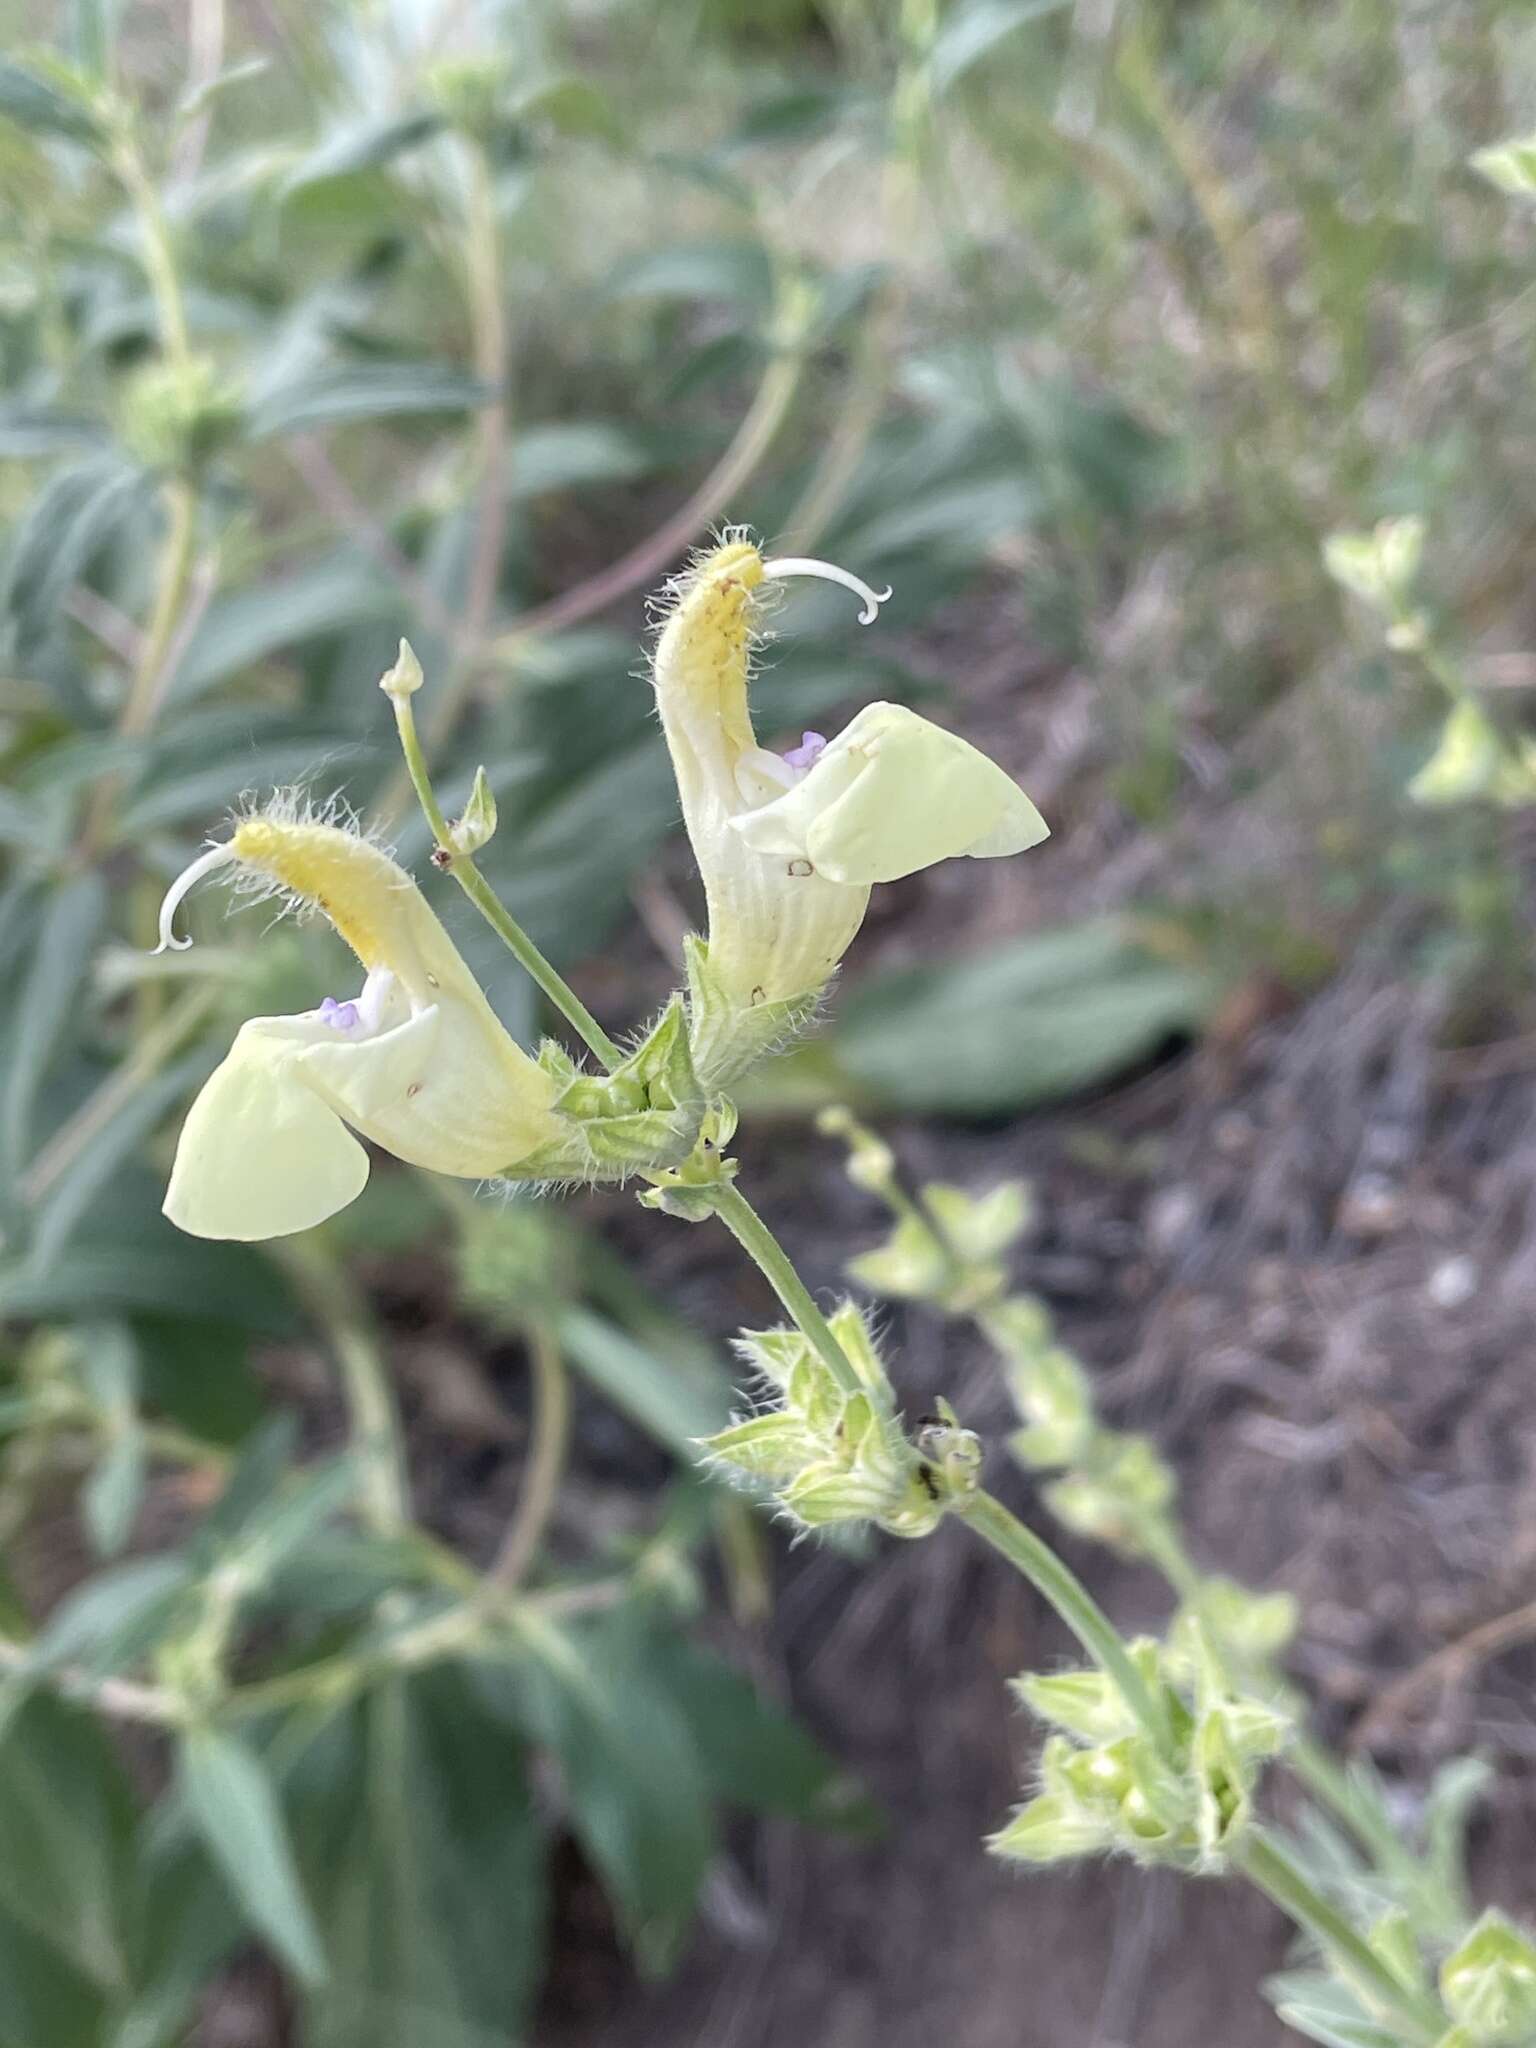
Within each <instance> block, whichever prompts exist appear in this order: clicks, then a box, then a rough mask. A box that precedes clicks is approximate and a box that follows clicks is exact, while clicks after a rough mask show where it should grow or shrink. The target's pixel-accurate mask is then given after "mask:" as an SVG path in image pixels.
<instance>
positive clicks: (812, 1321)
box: [711, 1181, 865, 1395]
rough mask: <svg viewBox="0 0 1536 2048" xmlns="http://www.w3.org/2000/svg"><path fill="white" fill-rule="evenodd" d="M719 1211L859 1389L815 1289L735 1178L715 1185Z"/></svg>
mask: <svg viewBox="0 0 1536 2048" xmlns="http://www.w3.org/2000/svg"><path fill="white" fill-rule="evenodd" d="M711 1199H712V1200H713V1203H714V1209H715V1214H716V1215H717V1216H718V1217H719V1218H720V1221H721V1222H722V1223H723V1224H724V1225H725V1227H726V1229H727V1230H728V1231H729V1232H730V1233H731V1235H732V1237H734V1238H735V1240H736V1242H737V1243H738V1244H739V1245H740V1246H741V1248H742V1250H743V1251H744V1252H745V1253H746V1254H747V1256H748V1258H749V1259H751V1260H753V1261H754V1263H755V1264H756V1265H757V1266H758V1268H759V1269H760V1270H761V1272H762V1274H763V1277H764V1278H765V1279H766V1280H767V1282H768V1284H769V1286H770V1287H771V1288H772V1289H773V1291H774V1293H775V1294H776V1295H777V1296H778V1297H779V1300H780V1301H781V1302H782V1303H783V1304H784V1306H785V1308H786V1309H787V1310H788V1311H789V1313H790V1315H791V1316H792V1317H793V1319H794V1321H795V1323H796V1324H797V1325H798V1327H799V1329H800V1331H801V1333H802V1335H804V1336H805V1337H806V1338H807V1339H808V1340H809V1341H810V1343H811V1344H812V1345H814V1347H815V1349H816V1351H817V1353H818V1355H819V1356H820V1357H821V1359H822V1360H823V1361H824V1362H825V1364H826V1367H827V1370H828V1371H829V1372H830V1373H831V1375H832V1377H833V1379H834V1380H836V1382H837V1384H838V1386H839V1387H840V1388H841V1389H842V1391H843V1392H844V1393H845V1394H849V1395H852V1394H860V1393H863V1392H864V1391H865V1388H864V1383H863V1381H862V1380H861V1379H860V1378H859V1376H858V1374H857V1373H856V1372H855V1371H854V1369H853V1366H852V1365H851V1364H850V1362H849V1359H848V1356H847V1353H846V1352H845V1351H844V1350H843V1347H842V1345H841V1344H839V1343H838V1341H837V1339H836V1337H834V1336H833V1334H832V1327H831V1325H830V1324H829V1323H828V1321H827V1319H826V1317H825V1316H824V1315H823V1314H822V1312H821V1310H820V1309H819V1308H818V1307H817V1306H816V1304H815V1302H814V1301H813V1300H812V1299H811V1294H810V1290H809V1289H808V1288H807V1286H806V1284H805V1282H804V1281H803V1280H802V1279H801V1278H800V1275H799V1274H798V1273H797V1272H796V1271H795V1268H794V1265H793V1263H792V1261H791V1259H790V1256H789V1254H788V1252H786V1251H785V1249H784V1247H783V1245H781V1244H780V1243H779V1241H778V1239H777V1238H776V1237H775V1236H774V1234H773V1232H772V1231H771V1230H770V1229H769V1228H768V1226H767V1224H766V1223H765V1222H764V1221H763V1219H762V1217H761V1216H759V1215H758V1213H757V1211H756V1210H755V1209H754V1208H753V1206H752V1204H751V1203H750V1202H749V1201H748V1200H747V1198H746V1196H745V1195H744V1194H742V1193H741V1191H740V1189H739V1188H737V1187H736V1185H735V1183H734V1182H731V1181H726V1182H722V1183H721V1184H720V1185H719V1186H718V1187H716V1188H714V1189H712V1190H711Z"/></svg>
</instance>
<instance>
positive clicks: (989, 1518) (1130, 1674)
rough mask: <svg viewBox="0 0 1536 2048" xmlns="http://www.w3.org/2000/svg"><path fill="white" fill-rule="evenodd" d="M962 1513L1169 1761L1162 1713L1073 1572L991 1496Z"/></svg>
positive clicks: (975, 1501) (976, 1499)
mask: <svg viewBox="0 0 1536 2048" xmlns="http://www.w3.org/2000/svg"><path fill="white" fill-rule="evenodd" d="M961 1516H962V1519H963V1520H964V1521H965V1522H966V1523H967V1524H968V1525H969V1526H970V1527H971V1528H972V1529H974V1530H975V1531H976V1533H977V1535H978V1536H980V1537H981V1538H982V1540H983V1541H984V1542H987V1543H990V1544H991V1545H992V1548H993V1549H994V1550H996V1551H998V1552H1000V1553H1001V1555H1002V1556H1004V1557H1005V1558H1007V1560H1008V1562H1009V1563H1010V1564H1011V1565H1012V1566H1013V1568H1014V1570H1015V1571H1017V1572H1020V1573H1021V1574H1022V1575H1023V1576H1024V1577H1025V1578H1026V1579H1028V1580H1029V1583H1030V1584H1031V1585H1032V1586H1033V1587H1034V1589H1035V1591H1036V1592H1037V1593H1039V1594H1040V1595H1041V1597H1042V1598H1043V1599H1045V1600H1047V1601H1049V1603H1050V1605H1051V1606H1052V1607H1053V1608H1054V1609H1055V1610H1056V1612H1057V1614H1058V1615H1059V1616H1060V1617H1061V1619H1062V1620H1063V1621H1064V1622H1065V1623H1066V1625H1067V1627H1068V1628H1069V1629H1071V1631H1072V1633H1073V1635H1075V1636H1076V1637H1077V1640H1078V1641H1079V1642H1080V1643H1081V1644H1082V1646H1083V1648H1084V1649H1085V1650H1086V1651H1087V1652H1088V1655H1089V1656H1090V1657H1091V1658H1092V1659H1093V1661H1094V1663H1095V1664H1097V1665H1098V1667H1099V1669H1100V1670H1101V1671H1102V1672H1103V1673H1104V1675H1105V1677H1106V1678H1108V1679H1109V1680H1110V1681H1111V1682H1112V1683H1113V1684H1114V1685H1115V1686H1116V1687H1117V1689H1118V1690H1119V1693H1120V1696H1121V1698H1122V1699H1123V1700H1124V1701H1125V1704H1126V1706H1127V1707H1128V1708H1129V1709H1130V1711H1131V1712H1132V1713H1133V1714H1134V1715H1135V1716H1136V1719H1137V1720H1138V1721H1139V1722H1140V1723H1141V1725H1142V1727H1143V1729H1144V1730H1145V1731H1146V1734H1147V1735H1148V1737H1149V1738H1150V1740H1151V1741H1152V1743H1153V1744H1154V1745H1155V1747H1156V1749H1157V1751H1158V1754H1159V1755H1160V1756H1162V1757H1164V1758H1165V1759H1167V1760H1168V1761H1172V1760H1173V1738H1172V1734H1171V1731H1170V1729H1169V1725H1168V1716H1167V1713H1166V1712H1165V1711H1164V1709H1163V1707H1162V1706H1161V1705H1160V1704H1159V1702H1158V1701H1157V1700H1156V1699H1155V1698H1154V1697H1153V1694H1152V1691H1151V1689H1150V1687H1149V1686H1148V1685H1147V1682H1146V1680H1145V1679H1144V1678H1143V1677H1142V1675H1141V1673H1140V1672H1139V1671H1138V1670H1137V1668H1136V1666H1135V1664H1133V1663H1132V1661H1131V1657H1130V1653H1129V1652H1128V1651H1127V1649H1126V1647H1125V1644H1124V1642H1123V1641H1122V1639H1121V1636H1120V1632H1119V1630H1118V1629H1117V1628H1116V1627H1115V1625H1114V1623H1113V1622H1112V1621H1111V1620H1110V1619H1109V1617H1108V1615H1107V1614H1105V1612H1104V1610H1103V1608H1102V1607H1100V1606H1099V1604H1098V1602H1097V1601H1096V1600H1095V1599H1094V1598H1093V1595H1092V1594H1091V1593H1090V1592H1089V1591H1088V1589H1087V1587H1086V1586H1085V1585H1084V1584H1083V1583H1082V1581H1081V1579H1079V1578H1078V1576H1077V1574H1076V1573H1075V1572H1073V1571H1069V1570H1068V1568H1067V1566H1066V1565H1064V1564H1063V1563H1062V1561H1061V1559H1060V1558H1059V1557H1058V1556H1057V1555H1056V1553H1055V1551H1054V1550H1052V1549H1051V1547H1050V1545H1049V1544H1048V1543H1045V1542H1043V1541H1042V1540H1041V1538H1040V1537H1038V1536H1037V1535H1036V1534H1035V1532H1034V1530H1033V1529H1029V1528H1026V1527H1025V1525H1024V1523H1022V1522H1021V1521H1020V1520H1019V1518H1018V1516H1017V1515H1015V1514H1012V1513H1010V1511H1009V1510H1008V1509H1007V1508H1005V1507H1004V1506H1003V1504H1002V1502H1001V1501H1000V1500H998V1499H996V1498H995V1497H994V1496H993V1495H992V1494H990V1493H984V1492H983V1493H976V1494H973V1495H972V1496H971V1498H970V1500H969V1501H968V1502H967V1503H966V1504H965V1505H964V1507H963V1508H962V1509H961Z"/></svg>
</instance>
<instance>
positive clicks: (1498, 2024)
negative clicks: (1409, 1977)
mask: <svg viewBox="0 0 1536 2048" xmlns="http://www.w3.org/2000/svg"><path fill="white" fill-rule="evenodd" d="M1440 1996H1441V1997H1442V1998H1443V1999H1444V2001H1445V2009H1446V2011H1447V2012H1448V2013H1449V2014H1450V2015H1451V2017H1452V2019H1454V2020H1457V2021H1459V2022H1460V2023H1461V2025H1462V2026H1464V2027H1465V2028H1466V2029H1467V2032H1468V2034H1469V2035H1470V2037H1471V2038H1472V2040H1473V2041H1475V2042H1476V2043H1477V2044H1478V2048H1517V2044H1519V2043H1522V2042H1525V2041H1528V2040H1529V2039H1530V2038H1531V2036H1532V2035H1533V2034H1536V1944H1533V1943H1532V1941H1531V1938H1530V1937H1529V1935H1527V1934H1526V1933H1524V1932H1523V1930H1522V1929H1520V1928H1519V1927H1516V1926H1515V1924H1514V1923H1513V1921H1511V1920H1507V1919H1506V1918H1505V1917H1504V1915H1503V1914H1502V1913H1497V1912H1487V1913H1485V1914H1484V1915H1483V1917H1482V1918H1481V1920H1479V1921H1478V1923H1477V1925H1476V1926H1475V1927H1474V1928H1473V1930H1472V1932H1471V1933H1470V1934H1469V1935H1468V1936H1467V1938H1466V1940H1465V1941H1464V1942H1463V1943H1462V1944H1461V1946H1460V1947H1459V1948H1458V1949H1457V1950H1456V1951H1455V1952H1454V1953H1453V1954H1452V1955H1449V1956H1447V1957H1446V1959H1445V1961H1444V1962H1443V1963H1442V1964H1441V1966H1440Z"/></svg>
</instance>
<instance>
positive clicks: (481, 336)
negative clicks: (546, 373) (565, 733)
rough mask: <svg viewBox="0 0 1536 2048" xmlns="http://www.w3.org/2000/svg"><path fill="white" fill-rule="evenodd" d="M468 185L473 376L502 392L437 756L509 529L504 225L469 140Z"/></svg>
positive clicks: (459, 700) (485, 438) (484, 442)
mask: <svg viewBox="0 0 1536 2048" xmlns="http://www.w3.org/2000/svg"><path fill="white" fill-rule="evenodd" d="M468 180H469V189H468V194H467V198H466V202H465V209H464V266H465V284H466V290H467V293H468V298H469V322H470V333H471V339H472V345H473V353H474V364H475V374H476V376H477V377H479V378H480V379H481V381H482V382H483V383H485V384H488V385H489V386H490V387H491V388H492V390H493V391H494V392H495V393H496V396H495V398H494V400H493V401H492V403H491V404H489V405H488V406H486V407H485V408H484V409H483V410H482V412H481V414H480V418H479V424H478V430H477V452H476V456H475V482H474V492H475V498H476V504H475V544H474V553H473V556H472V558H471V561H470V565H469V582H468V585H467V588H466V591H465V597H464V624H463V628H462V631H461V632H459V633H458V634H457V635H456V636H455V637H456V639H457V642H458V655H457V658H456V660H455V662H454V665H453V671H452V673H451V674H450V675H449V677H448V680H447V682H446V684H445V685H444V687H443V689H442V690H441V691H440V692H439V693H438V695H437V696H436V698H435V699H434V701H433V705H432V720H431V730H430V731H429V733H428V734H427V740H426V750H427V752H428V754H429V755H430V756H431V757H432V758H434V759H435V758H436V757H437V756H438V755H439V754H440V753H441V751H442V749H443V747H444V746H445V745H446V744H447V741H448V739H449V738H450V736H451V735H452V733H453V730H454V728H455V726H457V724H458V722H459V719H460V717H461V716H462V714H463V712H464V709H465V707H466V706H467V705H468V703H469V701H470V699H471V698H472V696H473V695H474V691H475V686H476V684H477V682H478V681H479V678H480V674H481V669H482V665H483V656H484V641H485V632H486V627H487V625H488V624H489V622H490V616H491V610H492V607H493V606H494V604H495V601H496V590H497V584H498V581H499V579H500V574H501V555H502V541H503V538H504V535H505V533H506V518H507V500H506V477H505V475H504V471H505V468H506V458H507V435H508V430H509V427H510V425H511V417H512V415H511V407H510V406H509V404H508V402H507V384H508V374H509V373H508V338H507V307H506V289H505V278H504V274H503V262H502V244H501V226H500V222H499V221H498V219H497V215H496V188H495V185H494V183H493V181H492V178H491V168H490V164H489V163H488V161H487V159H486V154H485V151H484V150H483V149H482V148H481V146H480V145H479V143H471V144H469V145H468Z"/></svg>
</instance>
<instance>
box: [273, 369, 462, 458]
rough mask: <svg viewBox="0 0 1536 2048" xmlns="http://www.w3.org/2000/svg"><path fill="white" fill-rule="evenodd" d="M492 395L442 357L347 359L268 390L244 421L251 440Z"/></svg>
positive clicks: (420, 413) (454, 407)
mask: <svg viewBox="0 0 1536 2048" xmlns="http://www.w3.org/2000/svg"><path fill="white" fill-rule="evenodd" d="M494 396H495V393H494V392H493V391H492V390H491V388H490V386H489V385H488V384H485V383H482V382H481V380H480V379H479V378H478V377H471V376H468V375H467V374H466V373H465V372H464V371H463V370H456V369H454V368H453V367H452V365H451V364H448V363H351V364H348V365H347V366H346V367H344V368H339V369H327V370H312V371H310V372H308V373H307V374H306V375H304V376H302V377H296V378H294V379H293V381H292V382H291V383H288V384H286V385H283V386H282V387H281V388H280V389H278V390H276V391H271V392H268V393H267V394H266V395H265V396H264V397H263V398H261V399H260V400H258V402H257V403H256V404H255V405H253V406H252V408H251V412H250V416H249V420H248V422H247V425H248V432H249V438H250V439H251V440H253V441H264V440H269V439H271V438H272V437H273V436H274V435H277V434H305V433H313V432H314V431H315V429H316V428H318V427H336V426H345V425H350V424H352V423H354V422H356V421H359V420H382V419H396V418H411V417H424V416H425V415H427V414H430V413H441V412H449V413H455V412H473V411H474V410H475V409H476V408H477V407H479V406H482V405H489V404H490V402H491V400H492V398H493V397H494Z"/></svg>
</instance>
